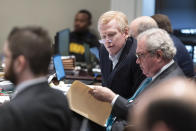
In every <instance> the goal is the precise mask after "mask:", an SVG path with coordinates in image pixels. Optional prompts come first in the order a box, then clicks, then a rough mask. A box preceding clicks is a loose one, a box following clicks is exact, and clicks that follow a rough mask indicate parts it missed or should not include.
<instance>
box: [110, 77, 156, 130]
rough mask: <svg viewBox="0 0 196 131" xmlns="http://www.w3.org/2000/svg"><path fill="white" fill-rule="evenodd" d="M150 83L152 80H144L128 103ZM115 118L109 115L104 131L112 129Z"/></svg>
mask: <svg viewBox="0 0 196 131" xmlns="http://www.w3.org/2000/svg"><path fill="white" fill-rule="evenodd" d="M151 81H152V78H151V77H149V78H146V79H145V80H144V81H143V82H142V84H141V85H140V86H139V88H138V89H137V90H136V92H135V93H134V94H133V96H132V97H131V98H129V99H128V101H129V102H130V101H132V100H134V99H135V98H136V97H137V96H138V95H139V94H140V93H141V92H142V91H143V90H144V89H145V88H146V87H147V85H148V84H149V83H150V82H151ZM115 119H116V117H113V116H112V115H110V116H109V117H108V120H107V122H106V126H107V127H106V131H111V129H112V124H113V123H114V121H115Z"/></svg>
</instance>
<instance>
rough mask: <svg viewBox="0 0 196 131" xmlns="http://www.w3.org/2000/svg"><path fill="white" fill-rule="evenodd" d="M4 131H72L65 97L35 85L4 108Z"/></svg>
mask: <svg viewBox="0 0 196 131" xmlns="http://www.w3.org/2000/svg"><path fill="white" fill-rule="evenodd" d="M0 116H1V117H0V130H1V131H70V126H71V123H70V121H71V116H70V111H69V108H68V103H67V99H66V97H65V95H64V94H63V93H62V92H60V91H58V90H55V89H52V88H50V87H49V86H48V84H47V82H42V83H39V84H34V85H32V86H30V87H28V88H26V89H24V90H23V91H21V92H20V93H18V95H17V96H16V97H15V98H14V99H12V100H11V101H10V102H7V103H5V104H3V105H1V106H0Z"/></svg>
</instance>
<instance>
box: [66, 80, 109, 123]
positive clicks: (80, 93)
mask: <svg viewBox="0 0 196 131" xmlns="http://www.w3.org/2000/svg"><path fill="white" fill-rule="evenodd" d="M91 88H92V87H89V86H87V85H85V84H83V83H81V82H80V81H74V83H73V84H72V85H71V87H70V89H69V91H68V92H67V98H68V101H69V106H70V108H71V110H73V111H75V112H76V113H78V114H80V115H82V116H84V117H86V118H88V119H90V120H92V121H93V122H95V123H97V124H99V125H101V126H105V123H106V120H107V119H108V117H109V115H110V113H111V110H112V106H111V104H110V103H106V102H101V101H98V100H96V99H95V98H94V97H93V96H91V95H90V94H89V93H88V91H89V90H90V89H91Z"/></svg>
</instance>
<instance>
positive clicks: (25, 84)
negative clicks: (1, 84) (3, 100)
mask: <svg viewBox="0 0 196 131" xmlns="http://www.w3.org/2000/svg"><path fill="white" fill-rule="evenodd" d="M42 82H47V79H46V77H39V78H35V79H32V80H27V81H24V82H22V83H21V84H19V85H18V86H16V90H15V92H14V94H13V96H12V98H14V97H15V96H16V95H17V94H18V93H20V92H21V91H23V90H25V89H27V88H28V87H30V86H31V85H34V84H38V83H42Z"/></svg>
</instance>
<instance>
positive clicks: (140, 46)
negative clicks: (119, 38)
mask: <svg viewBox="0 0 196 131" xmlns="http://www.w3.org/2000/svg"><path fill="white" fill-rule="evenodd" d="M145 50H146V44H145V40H144V39H140V40H138V41H137V49H136V51H137V52H138V51H140V52H141V51H145Z"/></svg>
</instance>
